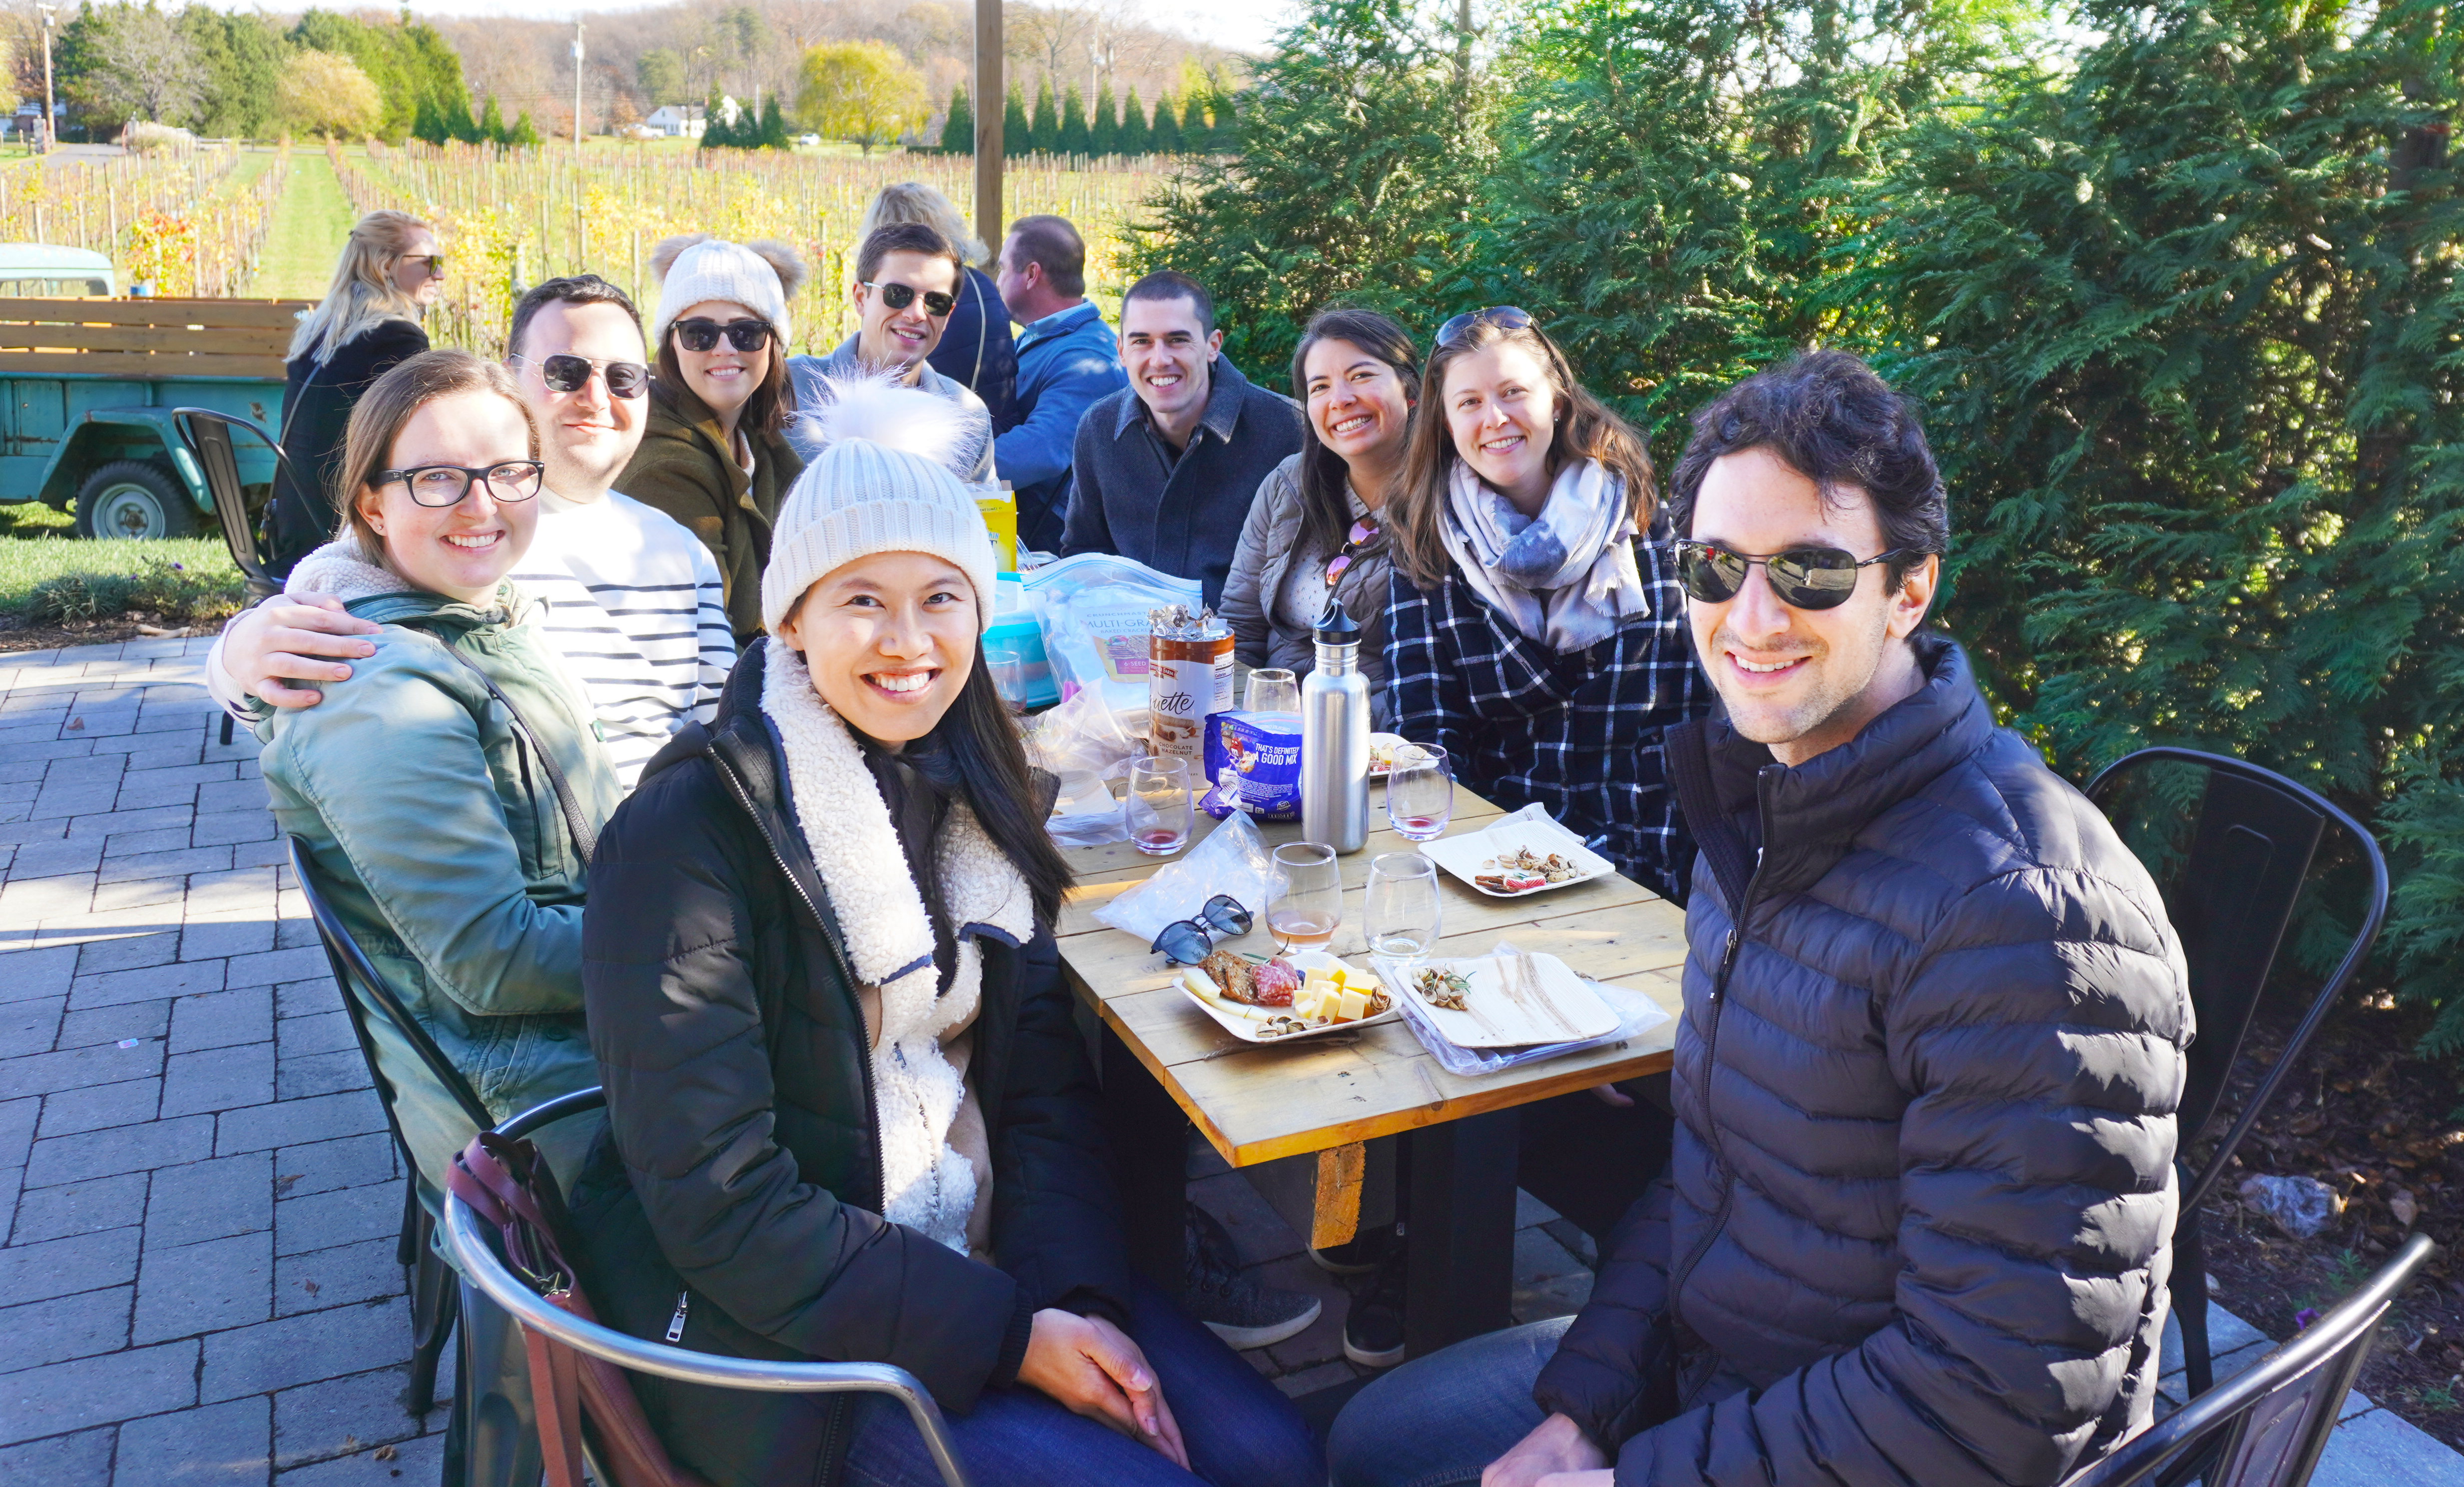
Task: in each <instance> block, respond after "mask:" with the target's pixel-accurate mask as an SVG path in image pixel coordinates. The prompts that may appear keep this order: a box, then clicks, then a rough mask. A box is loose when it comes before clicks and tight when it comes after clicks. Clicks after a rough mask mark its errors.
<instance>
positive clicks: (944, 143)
mask: <svg viewBox="0 0 2464 1487" xmlns="http://www.w3.org/2000/svg"><path fill="white" fill-rule="evenodd" d="M975 152H976V111H975V110H974V109H972V108H969V107H968V106H967V90H966V89H965V88H964V87H954V88H952V89H951V90H950V112H949V116H948V117H947V118H945V119H943V120H941V153H942V154H944V155H972V154H974V153H975Z"/></svg>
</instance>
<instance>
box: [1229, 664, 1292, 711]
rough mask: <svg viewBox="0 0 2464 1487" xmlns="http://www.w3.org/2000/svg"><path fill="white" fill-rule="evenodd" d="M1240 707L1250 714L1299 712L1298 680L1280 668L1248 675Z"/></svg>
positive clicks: (1262, 670) (1265, 669) (1261, 670)
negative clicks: (1247, 684) (1247, 685)
mask: <svg viewBox="0 0 2464 1487" xmlns="http://www.w3.org/2000/svg"><path fill="white" fill-rule="evenodd" d="M1241 705H1242V707H1243V710H1245V711H1250V712H1298V711H1300V710H1301V683H1300V678H1299V677H1296V676H1294V675H1293V674H1292V673H1291V672H1289V671H1287V670H1285V669H1284V668H1283V667H1264V668H1262V669H1260V670H1256V671H1252V672H1250V673H1249V689H1248V691H1246V692H1245V693H1243V695H1242V698H1241Z"/></svg>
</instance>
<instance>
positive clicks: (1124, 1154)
mask: <svg viewBox="0 0 2464 1487" xmlns="http://www.w3.org/2000/svg"><path fill="white" fill-rule="evenodd" d="M1104 1124H1105V1126H1106V1128H1107V1132H1108V1134H1109V1136H1110V1138H1111V1144H1112V1160H1113V1163H1114V1166H1115V1168H1116V1170H1117V1172H1118V1175H1119V1178H1120V1184H1121V1220H1122V1226H1123V1228H1124V1229H1125V1230H1126V1231H1127V1235H1126V1237H1127V1240H1128V1244H1129V1251H1130V1264H1131V1265H1132V1267H1133V1268H1134V1269H1136V1270H1137V1271H1138V1273H1139V1274H1141V1275H1143V1276H1145V1277H1146V1278H1147V1279H1150V1280H1153V1281H1154V1282H1155V1284H1157V1285H1159V1286H1162V1287H1163V1288H1164V1289H1165V1290H1166V1291H1169V1292H1171V1293H1173V1294H1174V1295H1178V1294H1179V1293H1180V1289H1181V1285H1182V1280H1183V1275H1182V1272H1183V1271H1184V1270H1185V1269H1186V1268H1187V1266H1186V1263H1185V1261H1184V1258H1183V1256H1182V1254H1181V1204H1182V1195H1183V1192H1184V1190H1185V1189H1186V1187H1187V1183H1188V1173H1189V1117H1188V1116H1186V1115H1184V1114H1182V1113H1181V1108H1180V1106H1179V1105H1177V1104H1174V1103H1173V1099H1172V1096H1171V1095H1169V1094H1167V1093H1165V1091H1164V1087H1163V1085H1161V1084H1160V1083H1157V1082H1155V1076H1154V1075H1152V1074H1150V1073H1148V1072H1147V1067H1146V1065H1145V1064H1143V1063H1140V1062H1139V1061H1138V1057H1137V1055H1135V1054H1133V1053H1132V1052H1130V1050H1129V1046H1128V1045H1127V1044H1125V1043H1123V1042H1122V1041H1121V1035H1120V1034H1118V1033H1116V1032H1114V1031H1112V1029H1111V1026H1110V1025H1107V1026H1106V1027H1105V1029H1104Z"/></svg>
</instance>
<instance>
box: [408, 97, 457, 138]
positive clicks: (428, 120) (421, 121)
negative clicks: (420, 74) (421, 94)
mask: <svg viewBox="0 0 2464 1487" xmlns="http://www.w3.org/2000/svg"><path fill="white" fill-rule="evenodd" d="M410 137H411V138H412V139H414V140H420V141H424V142H427V143H429V144H442V143H444V142H446V141H448V140H450V139H451V138H453V137H452V136H451V135H450V134H448V133H446V131H445V121H444V120H442V119H440V118H439V117H438V116H437V112H436V104H435V102H434V101H433V100H432V99H429V98H421V99H420V100H419V107H418V109H417V110H416V111H415V112H414V113H413V114H412V116H411V124H410Z"/></svg>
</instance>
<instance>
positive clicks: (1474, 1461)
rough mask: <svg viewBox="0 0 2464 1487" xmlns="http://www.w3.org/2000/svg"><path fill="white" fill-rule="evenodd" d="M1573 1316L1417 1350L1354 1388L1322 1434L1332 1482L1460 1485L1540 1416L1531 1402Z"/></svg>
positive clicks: (1345, 1485) (1346, 1486)
mask: <svg viewBox="0 0 2464 1487" xmlns="http://www.w3.org/2000/svg"><path fill="white" fill-rule="evenodd" d="M1573 1320H1574V1319H1573V1318H1572V1317H1556V1318H1552V1319H1551V1320H1550V1321H1547V1322H1534V1323H1529V1324H1527V1325H1524V1326H1519V1327H1507V1328H1506V1329H1505V1330H1504V1331H1500V1332H1489V1333H1485V1334H1483V1335H1482V1336H1479V1337H1475V1338H1469V1339H1466V1340H1464V1341H1463V1342H1460V1343H1457V1344H1456V1345H1454V1346H1452V1347H1448V1348H1445V1349H1442V1350H1441V1351H1439V1352H1434V1353H1431V1354H1429V1355H1428V1356H1427V1357H1425V1358H1415V1359H1413V1360H1412V1361H1411V1362H1410V1363H1407V1364H1405V1365H1403V1366H1402V1367H1399V1368H1397V1369H1396V1370H1395V1371H1394V1372H1392V1373H1389V1374H1387V1375H1386V1376H1385V1377H1383V1378H1381V1379H1379V1380H1377V1381H1376V1382H1375V1383H1374V1384H1372V1385H1370V1386H1369V1387H1368V1388H1367V1389H1362V1390H1361V1391H1360V1392H1359V1393H1357V1394H1355V1395H1353V1399H1352V1403H1350V1404H1348V1405H1346V1406H1344V1407H1343V1413H1341V1414H1339V1415H1336V1416H1335V1418H1334V1429H1333V1431H1332V1432H1330V1433H1329V1435H1328V1437H1327V1443H1326V1454H1327V1461H1328V1463H1329V1465H1330V1466H1331V1468H1332V1469H1333V1470H1332V1479H1333V1482H1334V1487H1462V1484H1465V1483H1472V1482H1477V1481H1479V1480H1480V1474H1481V1470H1482V1469H1483V1468H1484V1467H1485V1466H1487V1465H1488V1464H1489V1463H1490V1462H1491V1461H1494V1460H1496V1459H1497V1458H1498V1457H1499V1456H1502V1455H1504V1454H1506V1453H1507V1451H1508V1450H1509V1449H1511V1448H1512V1447H1513V1445H1514V1443H1515V1442H1516V1441H1518V1440H1521V1439H1522V1438H1523V1437H1524V1436H1526V1435H1529V1434H1530V1433H1531V1432H1532V1430H1533V1429H1534V1428H1535V1427H1537V1426H1538V1425H1539V1424H1540V1422H1541V1420H1543V1419H1544V1418H1546V1416H1544V1415H1542V1414H1541V1412H1540V1407H1539V1406H1538V1405H1535V1404H1533V1403H1532V1402H1531V1386H1532V1384H1533V1382H1534V1381H1536V1380H1537V1379H1538V1378H1539V1377H1540V1369H1541V1367H1542V1366H1543V1365H1544V1364H1546V1363H1548V1361H1549V1360H1550V1358H1551V1356H1552V1355H1554V1354H1555V1353H1556V1351H1557V1340H1558V1339H1559V1338H1562V1337H1564V1336H1565V1335H1566V1328H1567V1327H1568V1326H1569V1325H1570V1324H1572V1323H1573Z"/></svg>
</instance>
